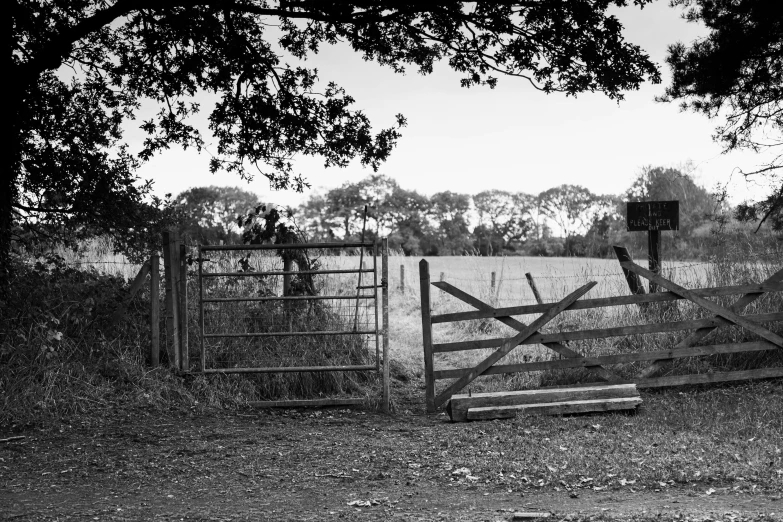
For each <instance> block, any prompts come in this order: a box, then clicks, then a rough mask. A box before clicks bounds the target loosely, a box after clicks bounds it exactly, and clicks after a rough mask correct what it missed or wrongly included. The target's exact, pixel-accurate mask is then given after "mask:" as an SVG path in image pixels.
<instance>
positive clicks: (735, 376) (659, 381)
mask: <svg viewBox="0 0 783 522" xmlns="http://www.w3.org/2000/svg"><path fill="white" fill-rule="evenodd" d="M776 377H783V368H759V369H757V370H744V371H738V372H715V373H699V374H693V375H671V376H668V377H655V378H650V379H634V382H635V383H636V385H637V386H638V387H639V388H662V387H665V386H682V385H685V384H710V383H713V382H731V381H747V380H752V379H773V378H776Z"/></svg>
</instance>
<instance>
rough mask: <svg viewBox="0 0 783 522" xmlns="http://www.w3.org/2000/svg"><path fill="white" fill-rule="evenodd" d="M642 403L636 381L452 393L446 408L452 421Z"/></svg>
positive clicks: (611, 408)
mask: <svg viewBox="0 0 783 522" xmlns="http://www.w3.org/2000/svg"><path fill="white" fill-rule="evenodd" d="M641 403H642V398H641V397H640V396H639V391H638V390H637V389H636V385H635V384H607V385H600V386H584V387H578V388H577V387H575V388H550V389H543V390H524V391H514V392H491V393H474V394H468V395H465V394H460V395H453V396H452V397H451V400H450V401H449V404H448V406H447V407H446V411H447V412H448V414H449V417H450V418H451V420H452V422H464V421H468V420H492V419H508V418H513V417H515V416H516V414H517V412H524V413H527V414H545V415H562V414H567V413H587V412H596V411H614V410H632V409H635V408H636V407H637V406H639V404H641Z"/></svg>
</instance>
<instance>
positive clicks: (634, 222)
mask: <svg viewBox="0 0 783 522" xmlns="http://www.w3.org/2000/svg"><path fill="white" fill-rule="evenodd" d="M627 205H628V211H627V215H626V218H627V221H626V223H627V225H628V231H629V232H637V231H642V230H645V231H656V230H658V231H660V230H679V229H680V202H679V201H629V202H628V203H627Z"/></svg>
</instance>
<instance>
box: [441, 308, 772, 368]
mask: <svg viewBox="0 0 783 522" xmlns="http://www.w3.org/2000/svg"><path fill="white" fill-rule="evenodd" d="M741 317H743V318H744V320H746V321H752V322H753V323H765V322H771V321H783V312H770V313H765V314H753V315H744V316H741ZM732 324H733V322H732V321H729V320H727V319H724V318H722V317H707V318H704V319H691V320H688V321H671V322H666V323H649V324H634V325H630V326H613V327H610V328H595V329H592V330H573V331H571V332H557V333H540V332H536V333H535V334H533V335H531V336H530V337H528V338H527V339H524V340H522V341H521V342H520V344H526V345H527V344H543V345H545V346H546V345H547V344H548V343H560V342H566V341H583V340H586V339H605V338H607V337H622V336H625V335H640V334H653V333H667V332H678V331H682V330H695V329H699V328H711V330H710V331H712V330H714V329H715V328H717V327H719V326H731V325H732ZM505 340H506V339H505V338H503V337H495V338H492V339H480V340H476V341H458V342H454V343H436V344H433V345H432V350H433V352H434V353H445V352H458V351H463V350H478V349H481V348H495V347H497V346H502V344H503V343H504V342H505ZM574 353H576V352H574ZM576 356H577V357H581V355H579V354H577V355H576Z"/></svg>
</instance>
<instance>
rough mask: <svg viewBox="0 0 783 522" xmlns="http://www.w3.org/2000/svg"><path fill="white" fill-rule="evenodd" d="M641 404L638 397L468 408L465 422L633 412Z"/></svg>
mask: <svg viewBox="0 0 783 522" xmlns="http://www.w3.org/2000/svg"><path fill="white" fill-rule="evenodd" d="M641 403H642V399H641V398H640V397H623V398H619V399H591V400H578V401H567V402H549V403H540V404H517V405H514V406H497V407H496V406H486V407H481V408H470V409H469V410H468V412H467V420H492V419H507V418H509V417H511V415H510V414H509V412H513V413H514V415H516V413H526V414H528V415H569V414H573V413H590V412H597V411H619V410H633V409H636V407H637V406H639V405H640V404H641Z"/></svg>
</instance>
